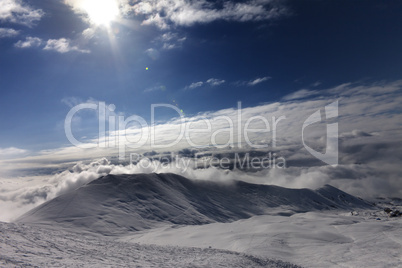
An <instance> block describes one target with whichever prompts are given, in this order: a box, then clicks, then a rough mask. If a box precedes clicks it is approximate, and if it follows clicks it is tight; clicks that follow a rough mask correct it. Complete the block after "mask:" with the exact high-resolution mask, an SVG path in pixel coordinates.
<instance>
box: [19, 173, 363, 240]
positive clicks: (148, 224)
mask: <svg viewBox="0 0 402 268" xmlns="http://www.w3.org/2000/svg"><path fill="white" fill-rule="evenodd" d="M370 207H371V206H370V204H368V203H366V202H364V201H362V200H360V199H358V198H355V197H353V196H351V195H349V194H347V193H345V192H342V191H340V190H338V189H336V188H334V187H332V186H329V185H327V186H325V187H323V188H321V189H318V190H316V191H313V190H310V189H287V188H282V187H278V186H271V185H257V184H249V183H245V182H240V181H235V182H230V183H229V182H227V183H222V182H213V181H201V180H189V179H186V178H184V177H182V176H179V175H176V174H134V175H108V176H105V177H102V178H99V179H97V180H95V181H93V182H91V183H89V184H87V185H85V186H83V187H81V188H79V189H77V190H75V191H73V192H70V193H67V194H65V195H62V196H59V197H57V198H55V199H53V200H50V201H48V202H46V203H44V204H42V205H41V206H39V207H37V208H35V209H33V210H31V211H29V212H28V213H26V214H24V215H23V216H21V217H20V218H19V219H18V220H17V222H21V223H36V224H38V223H39V224H47V225H50V226H55V225H57V226H62V227H74V228H76V227H79V228H80V229H82V230H87V231H93V232H97V233H101V234H105V235H111V234H123V233H126V232H127V231H138V230H144V229H149V228H156V227H161V226H164V225H166V224H181V225H200V224H207V223H214V222H232V221H235V220H239V219H246V218H249V217H252V216H255V215H264V214H268V213H270V212H272V211H274V210H273V208H276V209H275V211H277V212H278V214H279V215H281V214H283V215H291V214H293V213H295V212H306V211H315V210H328V209H347V210H351V209H353V208H362V209H363V208H370ZM278 208H279V209H278Z"/></svg>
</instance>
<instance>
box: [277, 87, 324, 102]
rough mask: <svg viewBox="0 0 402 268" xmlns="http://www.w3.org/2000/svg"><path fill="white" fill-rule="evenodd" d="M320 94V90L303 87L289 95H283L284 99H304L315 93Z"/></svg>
mask: <svg viewBox="0 0 402 268" xmlns="http://www.w3.org/2000/svg"><path fill="white" fill-rule="evenodd" d="M317 94H319V91H316V90H308V89H301V90H299V91H296V92H293V93H291V94H289V95H286V96H285V97H283V98H282V99H283V100H297V99H304V98H307V97H310V96H313V95H317Z"/></svg>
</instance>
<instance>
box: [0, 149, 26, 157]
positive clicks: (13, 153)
mask: <svg viewBox="0 0 402 268" xmlns="http://www.w3.org/2000/svg"><path fill="white" fill-rule="evenodd" d="M27 153H29V151H27V150H24V149H19V148H15V147H9V148H0V159H10V158H16V157H21V156H24V155H26V154H27Z"/></svg>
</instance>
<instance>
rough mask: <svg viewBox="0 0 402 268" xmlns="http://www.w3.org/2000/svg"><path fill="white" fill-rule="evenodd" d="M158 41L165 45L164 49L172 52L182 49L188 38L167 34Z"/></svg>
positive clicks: (171, 33)
mask: <svg viewBox="0 0 402 268" xmlns="http://www.w3.org/2000/svg"><path fill="white" fill-rule="evenodd" d="M158 39H159V40H160V41H161V42H162V43H163V45H162V49H165V50H170V49H175V48H181V47H182V46H183V42H184V41H186V39H187V38H186V37H185V36H179V35H178V34H177V33H173V32H167V33H164V34H162V36H160V37H159V38H158Z"/></svg>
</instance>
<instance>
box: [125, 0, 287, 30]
mask: <svg viewBox="0 0 402 268" xmlns="http://www.w3.org/2000/svg"><path fill="white" fill-rule="evenodd" d="M124 10H125V11H126V12H129V11H133V12H134V13H135V14H137V15H143V16H145V20H144V21H143V24H153V25H156V26H157V27H159V28H161V29H168V28H170V26H171V25H176V26H191V25H193V24H197V23H210V22H213V21H216V20H226V21H238V22H247V21H263V20H272V19H276V18H279V17H282V16H284V15H287V14H288V11H287V9H286V8H285V7H284V6H283V5H281V4H280V3H279V2H278V1H271V0H251V1H245V2H240V3H239V2H238V3H235V2H232V1H223V2H219V3H214V2H211V1H206V0H199V1H188V0H176V1H174V0H167V1H151V0H149V1H139V2H137V3H135V4H134V5H133V6H131V5H130V4H129V3H126V5H125V7H124Z"/></svg>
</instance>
